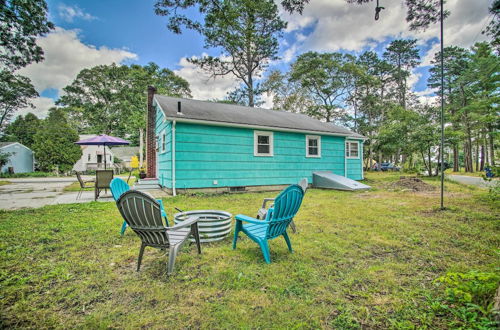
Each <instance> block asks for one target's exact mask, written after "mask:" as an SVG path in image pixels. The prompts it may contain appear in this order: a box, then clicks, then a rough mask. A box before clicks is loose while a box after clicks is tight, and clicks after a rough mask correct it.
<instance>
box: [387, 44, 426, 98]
mask: <svg viewBox="0 0 500 330" xmlns="http://www.w3.org/2000/svg"><path fill="white" fill-rule="evenodd" d="M416 45H417V40H415V39H408V40H404V39H397V40H393V41H392V42H391V43H390V44H389V46H388V47H387V48H386V51H385V52H384V59H385V60H386V61H387V62H388V63H389V64H391V65H392V66H394V68H395V72H394V73H393V77H394V79H395V80H396V82H397V84H398V88H397V91H396V95H397V99H398V102H399V104H401V106H402V107H406V93H407V91H408V83H407V79H408V77H409V76H410V74H411V70H412V69H413V68H415V67H416V66H417V65H418V64H419V63H420V55H419V54H418V48H417V46H416Z"/></svg>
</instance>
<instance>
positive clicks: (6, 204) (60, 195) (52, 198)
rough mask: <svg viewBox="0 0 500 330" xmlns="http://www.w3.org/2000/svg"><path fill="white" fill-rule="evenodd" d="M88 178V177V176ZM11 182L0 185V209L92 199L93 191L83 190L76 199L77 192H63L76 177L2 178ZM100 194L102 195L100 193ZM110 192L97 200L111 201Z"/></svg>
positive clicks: (88, 200) (81, 201) (33, 206)
mask: <svg viewBox="0 0 500 330" xmlns="http://www.w3.org/2000/svg"><path fill="white" fill-rule="evenodd" d="M89 178H90V177H89ZM2 180H6V181H9V182H11V183H10V184H7V185H3V186H0V209H4V210H13V209H19V208H37V207H42V206H45V205H54V204H70V203H87V202H90V201H93V200H94V192H93V191H84V192H83V193H82V196H81V198H79V199H78V200H77V199H76V195H77V194H78V193H77V192H64V191H63V190H64V187H66V186H68V185H70V184H71V183H73V182H75V181H76V178H74V177H73V178H71V177H69V178H57V177H48V178H19V179H2ZM101 196H102V195H101ZM112 200H113V199H112V197H111V194H110V192H109V190H108V195H106V196H103V198H99V201H103V202H104V201H112Z"/></svg>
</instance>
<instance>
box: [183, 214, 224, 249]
mask: <svg viewBox="0 0 500 330" xmlns="http://www.w3.org/2000/svg"><path fill="white" fill-rule="evenodd" d="M192 216H195V217H198V231H199V232H200V241H201V242H202V243H208V242H216V241H220V240H222V239H224V238H226V237H227V235H228V234H229V232H231V218H232V216H233V215H232V214H231V213H228V212H224V211H218V210H197V211H187V212H181V213H176V214H175V215H174V222H175V224H178V223H181V222H182V221H184V220H186V219H188V218H189V217H192ZM191 241H194V239H193V238H191Z"/></svg>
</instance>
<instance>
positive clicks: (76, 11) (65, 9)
mask: <svg viewBox="0 0 500 330" xmlns="http://www.w3.org/2000/svg"><path fill="white" fill-rule="evenodd" d="M57 9H58V14H59V17H61V18H62V19H63V20H64V21H66V22H68V23H72V22H73V20H74V19H75V18H80V19H83V20H86V21H92V20H94V19H96V17H95V16H92V15H90V14H89V13H86V12H85V11H83V10H82V9H81V8H80V7H78V6H77V5H75V6H68V5H65V4H60V5H59V7H58V8H57Z"/></svg>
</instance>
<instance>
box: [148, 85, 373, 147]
mask: <svg viewBox="0 0 500 330" xmlns="http://www.w3.org/2000/svg"><path fill="white" fill-rule="evenodd" d="M154 98H155V100H156V102H157V104H158V105H159V106H160V108H161V109H162V110H163V112H164V113H165V116H166V117H167V118H168V119H169V120H173V119H175V120H177V121H190V120H191V121H202V122H212V123H215V124H217V123H218V124H233V125H243V126H253V127H263V128H267V127H268V128H274V129H278V130H279V129H284V130H293V131H301V132H311V133H327V134H330V135H341V136H347V137H352V138H360V139H363V138H364V137H363V136H362V135H360V134H357V133H354V132H352V131H351V130H349V129H347V128H345V127H341V126H338V125H334V124H332V123H326V122H322V121H319V120H317V119H314V118H311V117H309V116H306V115H304V114H300V113H293V112H287V111H276V110H270V109H261V108H251V107H246V106H241V105H235V104H227V103H216V102H210V101H199V100H192V99H184V98H178V97H170V96H163V95H158V94H156V95H155V96H154ZM178 102H181V114H179V113H178V112H177V107H178Z"/></svg>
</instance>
